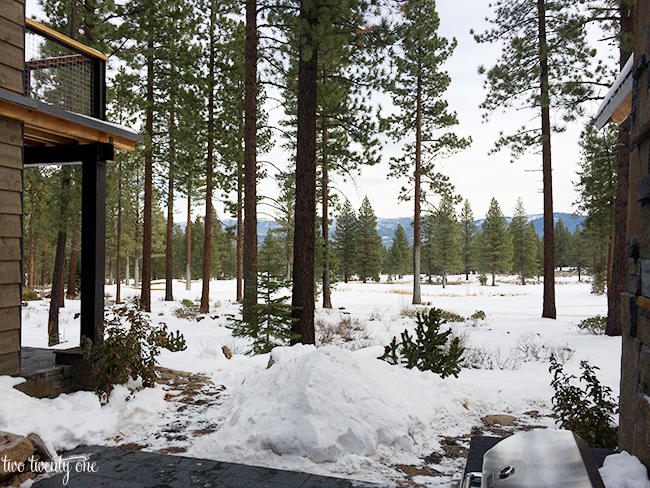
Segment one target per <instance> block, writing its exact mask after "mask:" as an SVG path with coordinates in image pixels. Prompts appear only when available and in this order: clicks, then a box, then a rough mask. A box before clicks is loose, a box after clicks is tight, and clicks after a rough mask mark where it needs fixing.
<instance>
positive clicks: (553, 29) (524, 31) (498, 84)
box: [475, 0, 595, 319]
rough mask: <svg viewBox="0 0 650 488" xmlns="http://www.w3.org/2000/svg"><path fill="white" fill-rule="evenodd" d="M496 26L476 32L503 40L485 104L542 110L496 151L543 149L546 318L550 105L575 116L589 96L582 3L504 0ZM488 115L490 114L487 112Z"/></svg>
mask: <svg viewBox="0 0 650 488" xmlns="http://www.w3.org/2000/svg"><path fill="white" fill-rule="evenodd" d="M494 8H495V17H494V18H492V19H488V20H489V22H490V23H492V24H493V26H494V27H493V28H492V29H490V30H488V31H486V32H485V33H484V34H482V35H475V39H476V41H477V42H490V43H492V42H498V43H503V46H504V47H503V51H502V55H501V58H500V59H499V60H498V61H497V63H496V64H495V66H493V67H492V68H491V69H490V70H486V69H485V68H484V67H483V66H481V67H479V73H482V74H486V75H487V80H486V83H485V84H486V87H487V89H488V95H487V97H486V99H485V101H484V102H483V104H482V105H481V108H483V109H485V110H486V111H487V112H488V113H489V112H493V111H495V110H500V109H502V108H504V107H512V108H516V109H520V108H532V109H537V110H539V111H540V116H541V124H540V126H539V127H537V128H533V129H530V128H527V127H522V128H520V129H519V130H518V131H517V132H516V133H514V134H509V135H504V134H500V137H499V139H498V140H497V142H496V144H495V149H494V151H499V150H500V149H503V148H506V147H508V148H510V151H511V154H512V157H513V159H517V158H518V157H520V156H521V155H523V154H524V153H525V152H527V151H529V150H538V148H539V147H540V146H541V149H542V179H543V189H544V298H543V306H542V317H546V318H552V319H554V318H556V315H557V313H556V309H555V266H554V265H555V257H554V246H555V244H554V234H553V183H552V175H551V171H552V170H551V131H552V130H553V129H556V130H561V125H560V126H558V127H553V126H552V125H551V110H554V111H557V112H558V117H555V118H554V120H556V121H558V122H560V123H561V122H565V123H566V122H569V121H571V120H573V119H574V118H575V116H576V114H577V113H579V112H580V105H581V103H582V102H584V101H586V100H587V99H588V98H589V97H590V95H591V88H590V86H589V85H588V83H587V82H588V81H589V80H593V79H594V76H593V75H592V73H591V72H590V68H591V59H592V58H593V57H594V56H595V50H592V49H591V48H590V47H589V46H588V43H587V37H586V30H585V22H584V18H583V13H582V11H581V9H580V5H579V3H576V2H574V1H572V0H500V1H498V2H496V3H495V4H494ZM486 117H487V115H486Z"/></svg>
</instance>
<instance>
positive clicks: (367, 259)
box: [356, 197, 383, 283]
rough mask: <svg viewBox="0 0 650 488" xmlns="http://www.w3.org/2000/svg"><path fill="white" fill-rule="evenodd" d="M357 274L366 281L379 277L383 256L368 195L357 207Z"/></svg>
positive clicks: (375, 219)
mask: <svg viewBox="0 0 650 488" xmlns="http://www.w3.org/2000/svg"><path fill="white" fill-rule="evenodd" d="M356 244H357V246H356V248H357V266H356V267H357V274H358V275H359V278H361V280H362V281H363V282H364V283H366V281H367V279H368V278H372V279H375V280H378V279H379V271H380V270H381V259H382V256H383V252H382V247H383V244H382V243H381V237H380V236H379V233H378V232H377V218H376V217H375V212H374V211H373V210H372V207H371V206H370V200H368V197H364V199H363V203H362V204H361V208H360V209H359V232H358V234H357V239H356Z"/></svg>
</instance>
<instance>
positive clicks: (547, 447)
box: [481, 429, 605, 488]
mask: <svg viewBox="0 0 650 488" xmlns="http://www.w3.org/2000/svg"><path fill="white" fill-rule="evenodd" d="M564 487H566V488H605V485H604V484H603V481H602V479H601V477H600V474H599V473H598V468H597V467H596V464H595V463H594V460H593V458H592V456H591V452H590V450H589V447H588V446H587V444H586V443H585V442H584V441H583V440H582V439H581V438H580V437H578V436H577V435H575V434H574V433H573V432H571V431H568V430H547V429H540V430H532V431H530V432H525V433H521V434H516V435H513V436H511V437H508V438H507V439H504V440H502V441H501V442H499V443H498V444H497V445H496V446H494V447H493V448H492V449H490V450H489V451H488V452H486V453H485V456H484V459H483V476H482V481H481V488H564Z"/></svg>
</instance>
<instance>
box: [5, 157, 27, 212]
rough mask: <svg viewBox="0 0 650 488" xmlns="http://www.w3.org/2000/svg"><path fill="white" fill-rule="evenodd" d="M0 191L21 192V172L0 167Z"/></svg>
mask: <svg viewBox="0 0 650 488" xmlns="http://www.w3.org/2000/svg"><path fill="white" fill-rule="evenodd" d="M0 190H8V191H17V192H22V191H23V175H22V171H21V170H19V169H15V168H5V167H3V166H0ZM2 204H3V201H2V200H0V212H3V211H4V208H3V205H2Z"/></svg>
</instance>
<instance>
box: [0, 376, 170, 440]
mask: <svg viewBox="0 0 650 488" xmlns="http://www.w3.org/2000/svg"><path fill="white" fill-rule="evenodd" d="M23 381H24V379H22V378H12V377H10V376H0V430H3V431H7V432H11V433H13V434H18V435H25V436H26V435H28V434H30V433H35V434H38V435H39V436H40V437H41V439H43V441H44V442H45V443H46V445H47V446H48V448H49V449H50V450H57V451H58V450H60V449H64V450H67V449H73V448H75V447H77V446H78V445H80V444H86V445H92V444H106V441H107V439H110V438H111V437H115V436H116V435H117V434H118V432H122V433H136V432H138V431H142V430H146V429H151V427H152V426H153V425H155V424H156V422H157V420H158V421H160V419H161V418H162V417H161V416H160V414H161V413H163V412H164V411H166V410H167V408H168V405H167V402H165V400H164V396H165V392H164V390H163V389H162V387H161V386H160V385H156V386H155V387H154V388H146V389H144V390H142V391H139V392H137V393H136V394H135V395H133V396H132V397H131V399H130V400H127V399H128V398H129V396H130V395H131V392H130V391H129V389H128V388H126V387H125V386H116V387H115V388H114V390H113V391H112V393H111V396H110V400H109V402H108V403H107V404H106V405H101V404H100V402H99V398H98V397H97V395H95V394H94V393H91V392H88V391H79V392H76V393H72V394H69V395H67V394H62V395H59V396H58V397H57V398H54V399H52V400H50V399H47V398H43V399H38V398H32V397H30V396H28V395H25V394H24V393H22V392H21V391H18V390H16V389H15V388H13V386H14V385H17V384H20V383H22V382H23Z"/></svg>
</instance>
